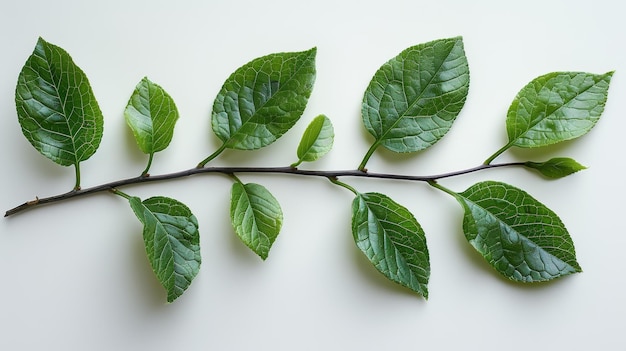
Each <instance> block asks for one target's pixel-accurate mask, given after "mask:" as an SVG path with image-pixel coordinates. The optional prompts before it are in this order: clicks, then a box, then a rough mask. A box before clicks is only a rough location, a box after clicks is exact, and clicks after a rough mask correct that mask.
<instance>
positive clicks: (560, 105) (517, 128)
mask: <svg viewBox="0 0 626 351" xmlns="http://www.w3.org/2000/svg"><path fill="white" fill-rule="evenodd" d="M612 75H613V72H608V73H605V74H591V73H585V72H553V73H549V74H546V75H543V76H541V77H538V78H535V79H533V80H532V81H531V82H530V83H528V85H526V86H525V87H524V88H522V90H520V92H519V93H518V94H517V96H516V97H515V99H514V100H513V103H512V104H511V106H510V107H509V111H508V113H507V118H506V129H507V134H508V137H509V146H518V147H524V148H529V147H540V146H545V145H551V144H555V143H559V142H562V141H565V140H570V139H574V138H578V137H580V136H582V135H584V134H586V133H587V132H589V130H591V128H593V126H594V125H595V124H596V122H597V121H598V119H599V118H600V115H601V114H602V111H604V105H605V103H606V99H607V94H608V89H609V83H610V81H611V76H612Z"/></svg>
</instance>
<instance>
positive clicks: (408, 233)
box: [352, 193, 430, 298]
mask: <svg viewBox="0 0 626 351" xmlns="http://www.w3.org/2000/svg"><path fill="white" fill-rule="evenodd" d="M352 234H353V236H354V241H355V243H356V245H357V246H358V248H359V249H360V250H361V251H362V252H363V253H364V254H365V256H366V257H367V259H368V260H370V262H372V264H373V265H374V266H375V267H376V269H378V271H380V272H381V273H382V274H383V275H385V276H386V277H387V278H388V279H390V280H391V281H394V282H396V283H398V284H400V285H403V286H405V287H407V288H409V289H411V290H413V291H415V292H417V293H419V294H421V295H422V296H424V297H425V298H428V287H427V286H428V279H429V277H430V262H429V256H428V248H427V246H426V236H425V234H424V231H423V230H422V227H421V226H420V225H419V223H418V222H417V220H416V219H415V217H414V216H413V215H412V214H411V212H409V210H407V209H406V208H405V207H403V206H402V205H400V204H398V203H396V202H395V201H393V200H392V199H390V198H389V197H388V196H386V195H383V194H378V193H365V194H358V195H357V196H356V198H355V199H354V201H353V202H352Z"/></svg>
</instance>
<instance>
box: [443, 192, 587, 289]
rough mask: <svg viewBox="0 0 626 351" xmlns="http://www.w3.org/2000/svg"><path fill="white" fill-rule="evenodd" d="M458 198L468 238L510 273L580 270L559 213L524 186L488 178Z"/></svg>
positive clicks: (534, 277) (528, 276) (541, 276)
mask: <svg viewBox="0 0 626 351" xmlns="http://www.w3.org/2000/svg"><path fill="white" fill-rule="evenodd" d="M455 197H456V198H457V200H458V201H459V202H460V203H461V205H462V206H463V208H464V209H465V216H464V219H463V231H464V232H465V237H466V238H467V240H468V241H469V242H470V244H471V245H472V246H473V247H474V248H475V249H476V250H477V251H478V252H479V253H480V254H481V255H482V256H483V257H484V258H485V259H486V260H487V262H489V264H491V265H492V266H493V267H494V268H495V269H496V270H497V271H498V272H500V273H501V274H502V275H504V276H505V277H507V278H509V279H511V280H515V281H520V282H539V281H546V280H552V279H555V278H559V277H562V276H565V275H569V274H572V273H576V272H581V268H580V266H579V265H578V262H576V252H575V250H574V243H573V242H572V239H571V237H570V236H569V233H568V232H567V229H566V228H565V226H564V225H563V223H562V222H561V220H560V219H559V217H558V216H557V215H556V214H555V213H554V212H552V210H550V209H549V208H547V207H546V206H545V205H543V204H542V203H540V202H539V201H537V200H536V199H534V198H533V197H531V196H530V195H529V194H528V193H526V192H524V191H523V190H521V189H518V188H515V187H513V186H511V185H508V184H504V183H499V182H493V181H487V182H481V183H478V184H475V185H473V186H472V187H470V188H469V189H467V190H466V191H464V192H462V193H459V194H455Z"/></svg>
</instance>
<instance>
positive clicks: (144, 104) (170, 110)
mask: <svg viewBox="0 0 626 351" xmlns="http://www.w3.org/2000/svg"><path fill="white" fill-rule="evenodd" d="M124 117H125V118H126V123H127V124H128V126H129V127H130V129H131V130H132V131H133V134H134V136H135V140H136V141H137V145H139V149H141V151H142V152H143V153H145V154H154V153H155V152H159V151H162V150H164V149H165V148H167V146H168V145H169V144H170V141H172V136H173V135H174V126H175V124H176V121H177V120H178V110H177V109H176V105H175V104H174V100H173V99H172V98H171V97H170V96H169V94H167V92H165V90H163V88H161V87H160V86H159V85H157V84H155V83H153V82H151V81H150V80H149V79H148V78H147V77H146V78H143V79H142V80H141V82H139V84H137V86H136V87H135V91H134V92H133V94H132V96H131V97H130V100H129V101H128V105H127V106H126V110H125V111H124Z"/></svg>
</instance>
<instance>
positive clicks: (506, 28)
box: [0, 0, 626, 350]
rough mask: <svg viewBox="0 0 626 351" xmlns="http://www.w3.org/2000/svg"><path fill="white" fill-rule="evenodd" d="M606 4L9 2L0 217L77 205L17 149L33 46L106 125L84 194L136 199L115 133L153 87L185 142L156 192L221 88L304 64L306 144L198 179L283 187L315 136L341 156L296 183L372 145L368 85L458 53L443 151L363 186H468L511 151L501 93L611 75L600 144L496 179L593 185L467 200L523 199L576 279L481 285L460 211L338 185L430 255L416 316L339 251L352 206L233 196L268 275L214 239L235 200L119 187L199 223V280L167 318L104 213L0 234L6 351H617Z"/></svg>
mask: <svg viewBox="0 0 626 351" xmlns="http://www.w3.org/2000/svg"><path fill="white" fill-rule="evenodd" d="M622 6H623V5H621V4H620V2H618V1H599V0H596V1H546V0H540V1H520V2H503V1H395V0H386V1H380V2H376V1H363V0H360V1H345V2H340V1H321V0H317V1H306V2H295V1H280V2H278V1H202V2H201V1H197V2H190V1H136V2H131V1H128V0H124V1H118V0H115V1H113V0H109V1H98V2H88V1H41V0H32V1H11V2H9V1H3V2H2V4H1V5H0V33H1V34H0V47H2V55H0V78H1V79H0V143H1V144H0V149H2V150H3V152H1V153H0V164H2V165H3V166H2V167H3V168H2V172H1V177H2V182H1V185H0V187H1V189H2V190H1V191H2V193H1V194H2V195H1V196H0V202H1V206H0V207H1V209H2V210H6V209H9V208H11V207H13V206H15V205H18V204H20V203H23V202H24V201H27V200H32V199H34V198H35V196H40V197H44V196H49V195H54V194H58V193H62V192H65V191H67V190H69V189H70V188H71V187H72V186H73V184H74V179H73V177H74V174H73V169H72V168H63V167H60V166H58V165H56V164H54V163H52V162H50V161H49V160H47V159H45V158H43V157H42V156H40V155H39V154H38V153H37V152H36V151H35V150H34V149H33V148H32V147H31V146H30V145H29V143H28V142H27V141H26V139H25V138H24V137H23V135H22V134H21V132H20V127H19V124H18V122H17V115H16V111H15V106H14V89H15V84H16V81H17V76H18V74H19V71H20V70H21V68H22V65H23V64H24V62H25V61H26V59H27V58H28V56H29V55H30V54H31V53H32V50H33V48H34V46H35V43H36V41H37V38H38V36H42V37H43V38H44V39H46V40H48V41H50V42H52V43H54V44H56V45H59V46H61V47H63V48H64V49H66V50H67V51H68V52H69V53H70V54H71V55H72V57H73V58H74V60H75V62H76V63H77V64H78V65H79V66H80V67H81V68H82V69H83V70H84V71H85V73H86V74H87V75H88V77H89V79H90V82H91V85H92V87H93V90H94V92H95V94H96V97H97V98H98V101H99V103H100V107H101V109H102V111H103V113H104V116H105V132H104V137H103V140H102V143H101V145H100V149H99V150H98V152H97V153H96V154H95V155H94V156H93V157H92V158H90V159H89V160H87V161H86V162H84V163H83V164H82V179H83V181H82V185H83V187H89V186H93V185H97V184H100V183H103V182H107V181H112V180H116V179H120V178H126V177H130V176H134V175H138V174H139V173H140V172H141V171H142V170H143V168H144V166H145V162H146V157H145V156H144V155H142V154H141V153H140V152H139V151H138V149H137V148H136V145H135V144H134V141H133V139H132V136H131V133H130V132H129V131H128V129H127V127H126V125H125V123H124V120H123V109H124V107H125V106H126V103H127V101H128V98H129V97H130V94H131V92H132V90H133V89H134V86H135V84H137V83H138V82H139V80H140V79H141V78H142V77H144V76H148V77H149V78H150V79H151V80H153V81H154V82H156V83H158V84H160V85H161V86H163V87H164V88H165V89H166V90H167V91H168V92H169V93H170V94H171V95H172V97H173V98H174V99H175V101H176V103H177V105H178V108H179V111H180V113H181V119H180V120H179V123H178V125H177V127H176V130H175V134H174V139H173V142H172V144H171V146H170V148H169V149H168V150H166V151H165V152H162V153H159V154H157V156H156V157H155V163H154V165H153V168H152V173H153V174H159V173H166V172H172V171H178V170H182V169H187V168H191V167H193V166H194V165H195V164H197V163H198V162H199V161H200V160H202V159H203V158H204V157H206V156H207V155H209V154H210V153H212V152H213V151H214V150H215V149H216V148H217V147H218V142H217V138H216V137H215V136H214V135H213V134H212V132H211V130H210V117H209V116H210V110H211V106H212V103H213V99H214V97H215V95H216V94H217V92H218V90H219V89H220V87H221V85H222V83H223V81H224V80H225V79H226V78H227V77H228V76H229V75H230V73H231V72H232V71H234V70H235V69H236V68H238V67H239V66H241V65H242V64H244V63H246V62H248V61H249V60H251V59H253V58H256V57H259V56H262V55H265V54H268V53H272V52H281V51H300V50H306V49H309V48H311V47H313V46H317V48H318V55H317V72H318V73H317V81H316V84H315V89H314V91H313V94H312V96H311V99H310V101H309V104H308V107H307V109H306V111H305V113H304V115H303V117H302V120H301V123H299V124H297V125H296V126H295V127H294V129H293V130H292V131H291V132H290V133H288V134H287V135H286V136H285V137H284V138H282V139H280V140H279V141H278V142H276V143H274V144H273V145H271V146H270V147H267V148H266V149H263V150H260V151H256V152H234V151H226V152H225V153H224V154H223V156H222V157H220V158H219V159H217V160H215V162H213V164H214V165H263V166H286V165H288V164H290V163H291V162H293V161H295V149H296V146H297V143H298V141H299V138H300V135H301V133H302V131H303V130H304V128H305V127H306V125H307V124H308V122H309V121H310V120H311V119H312V118H313V117H314V116H316V115H317V114H320V113H324V114H326V115H328V116H329V117H330V118H331V119H332V121H333V123H334V126H335V132H336V141H335V147H334V149H333V150H332V151H331V153H330V154H328V155H327V156H326V157H324V158H323V159H322V160H320V161H319V162H318V163H315V164H309V165H305V166H303V167H305V168H307V169H324V170H333V169H350V168H355V167H356V166H357V165H358V164H359V162H360V161H361V159H362V157H363V155H364V154H365V152H366V151H367V148H368V146H369V145H370V143H371V142H372V139H371V137H370V136H369V135H368V134H367V133H366V132H365V131H364V128H363V127H362V124H361V119H360V103H361V99H362V94H363V91H364V90H365V88H366V86H367V84H368V82H369V80H370V79H371V77H372V75H373V74H374V72H375V71H376V69H378V67H380V65H381V64H383V63H384V62H385V61H387V60H388V59H390V58H392V57H393V56H395V55H397V54H398V53H399V52H400V51H402V50H403V49H405V48H407V47H409V46H411V45H415V44H419V43H423V42H427V41H430V40H434V39H439V38H446V37H452V36H457V35H462V36H463V37H464V43H465V50H466V54H467V57H468V60H469V67H470V74H471V86H470V93H469V96H468V99H467V103H466V105H465V107H464V109H463V111H462V113H461V114H460V115H459V117H458V119H457V122H456V123H455V124H454V126H453V128H452V130H451V131H450V132H449V133H448V135H447V136H446V137H445V138H444V139H443V140H442V141H441V142H439V143H438V144H437V145H436V146H434V147H432V148H431V149H429V150H427V151H426V152H423V153H420V154H416V155H411V156H406V155H404V156H397V155H393V154H391V153H389V152H384V151H382V150H379V151H378V152H376V153H375V154H374V156H373V157H372V159H371V160H370V162H369V163H368V168H369V169H370V170H372V171H379V172H395V173H406V174H416V175H426V174H435V173H440V172H446V171H453V170H459V169H463V168H469V167H473V166H476V165H478V164H480V163H481V162H482V161H484V160H485V159H486V158H487V157H488V156H489V155H491V154H492V153H493V152H494V151H495V150H497V149H498V148H500V147H501V146H502V145H503V144H504V143H505V142H506V133H505V128H504V118H505V115H506V111H507V109H508V106H509V104H510V102H511V100H512V98H513V97H514V96H515V94H516V93H517V91H518V90H519V89H520V88H521V87H523V86H524V85H525V84H526V83H527V82H529V81H530V80H531V79H533V78H535V77H537V76H539V75H541V74H544V73H548V72H551V71H560V70H568V71H589V72H594V73H604V72H607V71H610V70H616V73H615V75H614V78H613V81H612V83H611V88H610V92H609V101H608V103H607V106H606V110H605V113H604V115H603V117H602V119H601V120H600V122H599V123H598V125H597V126H596V127H595V128H594V129H593V130H592V131H591V132H590V133H589V134H588V135H586V136H584V137H583V138H580V139H578V140H576V141H574V142H568V143H565V144H563V145H560V146H557V147H553V148H549V149H545V150H531V151H519V150H518V151H509V152H507V153H505V154H504V155H502V156H501V157H500V158H498V160H497V162H504V161H515V160H517V161H520V160H528V159H532V160H545V159H547V158H549V157H554V156H569V157H573V158H575V159H576V160H578V161H579V162H581V163H582V164H584V165H587V166H589V169H588V170H585V171H584V172H580V173H578V174H576V175H574V176H571V177H568V178H565V179H561V180H558V181H548V180H546V179H543V178H541V177H539V176H538V175H536V174H535V173H531V172H529V171H526V170H523V169H503V170H493V171H486V172H482V173H475V174H471V175H468V176H464V177H458V178H453V179H447V180H445V181H442V184H444V185H445V186H447V187H449V188H451V189H453V190H456V191H463V190H465V189H466V188H467V187H469V186H470V185H471V184H473V183H474V182H477V181H481V180H488V179H491V180H500V181H505V182H508V183H510V184H513V185H516V186H518V187H521V188H523V189H525V190H527V191H528V192H529V193H530V194H532V195H533V196H535V197H536V198H537V199H538V200H540V201H542V202H543V203H544V204H546V205H547V206H549V207H550V208H551V209H553V210H554V211H555V212H556V213H558V214H559V215H560V217H561V219H562V220H563V221H564V223H565V224H566V225H567V227H568V229H569V231H570V234H571V236H572V238H573V240H574V242H575V244H576V249H577V257H578V261H579V263H580V264H581V266H582V267H583V270H584V272H583V273H582V274H576V275H573V276H569V277H566V278H563V279H561V280H559V281H556V282H552V283H548V284H539V285H520V284H515V283H510V282H508V281H507V280H505V279H503V278H501V277H500V276H499V275H498V274H497V273H496V272H495V271H493V270H492V269H491V268H490V267H489V266H488V265H487V264H486V263H485V262H483V261H482V258H480V257H479V256H478V255H477V254H476V253H475V252H473V251H472V249H471V248H470V246H469V245H468V244H467V242H466V241H465V239H464V237H463V234H462V232H461V220H462V211H461V209H460V207H459V206H458V204H457V203H456V201H455V200H454V199H453V198H451V197H449V196H448V195H446V194H444V193H442V192H439V191H437V190H435V189H432V188H430V187H428V186H427V185H425V184H422V183H407V182H391V181H381V180H365V179H343V180H344V181H346V182H348V183H349V184H351V185H352V186H354V187H356V188H357V189H358V190H359V191H362V192H365V191H377V192H382V193H385V194H387V195H389V196H391V197H392V198H393V199H395V200H396V201H397V202H399V203H401V204H403V205H405V206H406V207H408V208H409V209H410V210H411V211H412V212H413V213H414V214H415V216H416V217H417V219H418V221H419V222H420V223H421V224H422V226H423V227H424V229H425V231H426V233H427V239H428V244H429V248H430V257H431V265H432V273H431V279H430V284H429V288H430V298H429V300H428V301H425V300H423V299H422V298H420V297H418V296H416V295H414V294H412V293H410V292H409V291H408V290H406V289H403V288H401V287H399V286H397V285H395V284H393V283H390V282H387V281H386V279H385V278H384V277H382V275H380V274H379V273H378V272H376V271H375V269H374V268H373V267H371V266H370V265H369V263H368V262H367V261H366V259H365V258H364V257H363V256H362V254H361V253H360V252H358V250H357V249H356V247H355V246H354V244H353V242H352V236H351V232H350V205H351V201H352V197H353V196H352V194H351V193H350V192H348V191H345V190H344V189H341V188H338V187H336V186H333V185H332V184H330V183H329V182H327V181H325V180H323V179H316V178H294V177H290V176H278V175H274V176H252V175H241V178H242V179H243V180H244V181H248V182H252V181H253V182H257V183H261V184H263V185H265V186H266V187H267V188H268V189H270V190H271V191H272V192H273V193H274V195H275V196H276V197H277V198H278V199H279V201H280V202H281V204H282V207H283V210H284V215H285V221H284V226H283V230H282V233H281V235H280V236H279V238H278V239H277V241H276V243H275V245H274V247H273V249H272V251H271V253H270V257H269V258H268V260H267V261H265V262H262V261H261V260H260V259H259V258H258V257H256V256H255V255H254V254H253V253H252V252H250V251H249V250H248V249H247V248H245V247H244V245H243V244H241V243H240V242H239V241H238V239H237V238H236V237H235V236H234V234H233V231H232V229H231V228H230V226H229V217H228V206H229V204H228V203H229V191H230V185H231V181H230V180H229V179H228V178H227V177H223V176H218V175H214V176H203V177H195V178H189V179H184V180H179V181H174V182H168V183H160V184H150V185H144V186H135V187H128V188H125V189H124V190H125V191H126V192H128V193H131V194H133V195H137V196H140V197H142V198H147V197H149V196H153V195H164V196H170V197H174V198H176V199H178V200H180V201H183V202H185V203H186V204H188V205H189V207H190V208H191V209H192V210H193V211H194V213H195V214H196V216H197V217H198V219H199V222H200V231H201V245H202V256H203V262H202V268H201V270H200V273H199V275H198V277H197V278H196V280H195V281H194V282H193V284H192V285H191V287H190V288H189V289H188V290H187V292H186V293H185V294H184V295H183V296H182V297H181V298H179V299H178V300H177V301H175V303H173V304H169V305H168V304H166V303H165V292H164V291H163V289H162V288H161V287H160V285H159V284H158V282H157V281H156V279H155V278H154V276H153V274H152V271H151V268H150V266H149V264H148V262H147V259H146V258H145V253H144V251H143V250H144V249H143V246H142V239H141V225H140V224H139V222H138V221H137V220H136V218H135V217H134V215H133V213H132V212H131V210H130V208H129V207H128V205H127V203H126V202H125V201H124V199H122V198H120V197H116V196H114V195H110V194H106V193H102V194H99V195H94V196H90V197H85V198H80V199H76V200H72V201H68V202H63V203H58V204H55V205H51V206H46V207H42V208H38V209H36V210H33V211H29V212H25V213H22V214H19V215H17V216H14V217H9V218H4V219H2V220H0V277H1V280H0V281H1V282H0V349H1V350H148V349H151V350H172V349H181V350H183V349H184V350H210V349H213V350H252V349H254V350H335V349H337V350H339V349H342V350H356V349H360V350H382V349H385V350H391V349H428V350H435V349H440V350H444V349H445V350H453V349H467V350H474V349H476V350H478V349H507V350H522V349H528V348H532V349H538V350H542V349H559V350H566V349H567V350H585V349H595V350H617V349H624V347H625V345H626V341H624V336H623V332H624V325H625V323H624V319H625V317H624V316H625V314H626V299H625V298H624V296H623V294H624V283H623V281H624V278H623V272H624V269H623V267H622V264H623V251H624V245H625V244H626V239H625V238H626V235H625V234H626V233H625V232H624V225H623V218H624V213H623V210H624V205H623V204H624V200H623V199H624V198H625V197H626V194H625V190H624V188H625V187H624V156H623V155H624V143H623V140H624V135H623V133H624V130H626V122H625V118H624V111H626V106H623V104H624V98H623V97H624V94H626V79H625V78H624V74H626V49H625V48H624V47H625V46H624V34H626V24H625V20H624V13H626V12H625V10H624V9H623V8H622Z"/></svg>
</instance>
